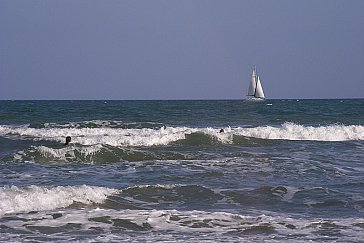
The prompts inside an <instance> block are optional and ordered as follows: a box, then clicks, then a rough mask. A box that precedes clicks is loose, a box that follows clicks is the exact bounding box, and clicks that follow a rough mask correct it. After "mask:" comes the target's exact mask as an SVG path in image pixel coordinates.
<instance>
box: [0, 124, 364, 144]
mask: <svg viewBox="0 0 364 243" xmlns="http://www.w3.org/2000/svg"><path fill="white" fill-rule="evenodd" d="M223 129H224V132H223V133H220V132H219V131H220V128H211V127H206V128H190V127H164V126H163V127H161V128H157V129H156V128H112V127H97V128H90V127H84V128H54V127H53V128H31V127H29V126H6V125H0V136H4V137H8V138H12V139H25V140H26V139H33V140H35V141H42V140H45V141H53V142H59V143H63V142H64V139H65V137H66V136H71V137H72V143H75V144H81V145H96V144H102V145H110V146H114V147H126V146H147V147H150V146H165V145H169V144H171V143H174V142H178V141H181V142H182V143H184V144H187V145H210V144H212V145H213V144H215V143H223V144H229V143H234V141H239V139H234V137H235V138H236V137H239V136H240V137H249V138H257V139H265V140H304V141H349V140H364V126H360V125H327V126H318V127H313V126H304V125H298V124H294V123H288V122H286V123H283V124H282V125H281V126H279V127H273V126H260V127H251V128H250V127H249V128H247V127H235V128H231V127H224V128H223Z"/></svg>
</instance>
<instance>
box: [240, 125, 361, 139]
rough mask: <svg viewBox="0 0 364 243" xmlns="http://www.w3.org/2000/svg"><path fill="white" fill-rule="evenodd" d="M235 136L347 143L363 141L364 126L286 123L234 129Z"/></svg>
mask: <svg viewBox="0 0 364 243" xmlns="http://www.w3.org/2000/svg"><path fill="white" fill-rule="evenodd" d="M235 134H237V135H242V136H247V137H254V138H261V139H285V140H314V141H348V140H364V126H360V125H328V126H319V127H313V126H303V125H297V124H294V123H290V122H286V123H284V124H282V125H281V126H280V127H272V126H265V127H255V128H236V129H235Z"/></svg>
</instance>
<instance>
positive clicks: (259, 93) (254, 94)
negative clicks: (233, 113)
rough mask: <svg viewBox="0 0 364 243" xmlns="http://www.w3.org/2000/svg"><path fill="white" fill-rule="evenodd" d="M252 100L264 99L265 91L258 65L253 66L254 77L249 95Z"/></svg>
mask: <svg viewBox="0 0 364 243" xmlns="http://www.w3.org/2000/svg"><path fill="white" fill-rule="evenodd" d="M247 96H250V100H264V99H265V96H264V92H263V87H262V83H261V82H260V79H259V76H258V74H257V68H256V66H254V67H253V73H252V79H251V81H250V84H249V90H248V95H247Z"/></svg>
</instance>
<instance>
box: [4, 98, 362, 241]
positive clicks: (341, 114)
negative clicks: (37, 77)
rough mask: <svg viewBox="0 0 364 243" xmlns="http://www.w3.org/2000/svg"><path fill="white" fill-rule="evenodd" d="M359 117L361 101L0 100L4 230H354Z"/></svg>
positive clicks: (339, 233) (357, 227)
mask: <svg viewBox="0 0 364 243" xmlns="http://www.w3.org/2000/svg"><path fill="white" fill-rule="evenodd" d="M363 121H364V100H360V99H358V100H266V101H263V102H247V101H240V100H229V101H0V240H2V241H12V242H19V241H22V242H24V241H31V242H38V241H57V242H73V241H80V242H100V241H102V242H103V241H115V242H120V241H156V242H160V241H189V242H203V241H217V242H222V241H224V242H251V241H259V242H261V241H269V242H275V241H276V242H281V241H293V240H294V241H296V242H297V241H298V242H300V241H301V242H307V241H309V240H311V241H314V242H322V241H337V242H359V241H361V239H362V238H363V237H364V182H363V181H364V180H363V179H364V175H363V172H364V162H363V158H364V124H363ZM221 129H223V132H220V130H221ZM66 136H71V139H72V141H71V143H70V144H69V145H64V143H65V138H66Z"/></svg>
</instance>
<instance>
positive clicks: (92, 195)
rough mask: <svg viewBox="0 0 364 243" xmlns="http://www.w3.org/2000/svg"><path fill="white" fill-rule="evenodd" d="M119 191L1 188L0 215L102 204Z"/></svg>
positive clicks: (84, 187) (70, 188) (85, 188)
mask: <svg viewBox="0 0 364 243" xmlns="http://www.w3.org/2000/svg"><path fill="white" fill-rule="evenodd" d="M117 192H118V190H116V189H110V188H104V187H96V186H86V185H82V186H57V187H53V188H47V187H40V186H29V187H26V188H19V187H16V186H12V187H2V188H0V215H4V214H8V213H18V212H29V211H43V210H52V209H57V208H64V207H67V206H70V205H72V204H73V203H74V202H80V203H84V204H93V203H102V202H103V201H104V200H105V199H106V198H107V196H110V195H112V194H115V193H117Z"/></svg>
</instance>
